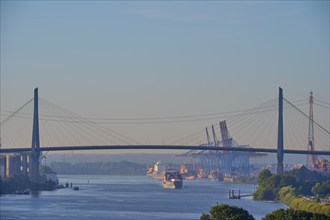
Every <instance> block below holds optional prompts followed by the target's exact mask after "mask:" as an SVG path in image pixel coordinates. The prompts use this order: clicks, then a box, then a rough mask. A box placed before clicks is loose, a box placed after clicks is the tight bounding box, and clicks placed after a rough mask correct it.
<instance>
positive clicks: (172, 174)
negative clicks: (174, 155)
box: [163, 169, 183, 189]
mask: <svg viewBox="0 0 330 220" xmlns="http://www.w3.org/2000/svg"><path fill="white" fill-rule="evenodd" d="M182 185H183V179H182V175H181V174H180V173H179V172H178V171H177V170H176V169H167V170H166V172H165V175H164V178H163V187H164V188H168V189H182Z"/></svg>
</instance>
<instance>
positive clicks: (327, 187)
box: [312, 180, 330, 198]
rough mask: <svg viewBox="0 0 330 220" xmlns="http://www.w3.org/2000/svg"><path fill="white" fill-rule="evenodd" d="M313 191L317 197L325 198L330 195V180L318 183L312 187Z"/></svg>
mask: <svg viewBox="0 0 330 220" xmlns="http://www.w3.org/2000/svg"><path fill="white" fill-rule="evenodd" d="M312 193H313V194H314V195H315V196H316V197H317V198H325V197H328V198H329V197H330V180H328V181H325V182H322V183H316V184H315V185H314V186H313V188H312Z"/></svg>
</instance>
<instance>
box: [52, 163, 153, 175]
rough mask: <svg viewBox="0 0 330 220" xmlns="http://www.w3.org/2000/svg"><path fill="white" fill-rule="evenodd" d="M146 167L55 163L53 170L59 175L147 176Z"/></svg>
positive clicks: (134, 164) (117, 164)
mask: <svg viewBox="0 0 330 220" xmlns="http://www.w3.org/2000/svg"><path fill="white" fill-rule="evenodd" d="M146 167H147V166H146V165H143V164H138V163H132V162H128V161H121V162H113V163H112V162H106V163H103V162H97V163H77V164H71V163H63V162H53V163H51V168H52V170H54V171H55V172H56V173H58V174H81V175H145V174H146Z"/></svg>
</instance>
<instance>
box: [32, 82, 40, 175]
mask: <svg viewBox="0 0 330 220" xmlns="http://www.w3.org/2000/svg"><path fill="white" fill-rule="evenodd" d="M31 148H32V150H31V159H32V167H31V175H30V176H31V181H32V182H39V180H40V171H39V166H40V140H39V114H38V88H35V89H34V110H33V128H32V145H31Z"/></svg>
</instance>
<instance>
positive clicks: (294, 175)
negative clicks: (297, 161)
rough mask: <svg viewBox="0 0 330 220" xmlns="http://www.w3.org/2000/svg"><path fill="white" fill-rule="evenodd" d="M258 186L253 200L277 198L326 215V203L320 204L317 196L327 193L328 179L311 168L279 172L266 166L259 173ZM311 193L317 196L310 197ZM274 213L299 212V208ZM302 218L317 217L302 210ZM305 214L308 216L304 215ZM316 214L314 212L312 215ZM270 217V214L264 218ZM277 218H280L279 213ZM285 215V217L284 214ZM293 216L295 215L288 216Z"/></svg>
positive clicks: (329, 210)
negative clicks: (279, 173) (272, 172)
mask: <svg viewBox="0 0 330 220" xmlns="http://www.w3.org/2000/svg"><path fill="white" fill-rule="evenodd" d="M258 184H259V186H258V188H257V190H256V192H255V193H254V194H253V198H254V199H256V200H281V201H282V202H283V203H285V204H286V205H288V206H290V207H291V208H293V209H294V210H300V211H305V212H312V213H314V214H320V215H326V216H328V217H327V218H329V217H330V204H321V203H319V202H318V201H320V198H324V197H326V196H329V195H330V181H329V180H327V178H326V177H323V176H322V175H320V174H318V173H317V172H315V171H310V170H308V169H307V168H305V167H301V168H300V169H294V170H292V171H288V172H285V173H284V174H283V175H282V176H280V175H275V174H271V173H270V171H269V170H266V169H265V170H262V171H261V172H260V173H259V179H258ZM313 195H314V196H315V197H316V198H317V199H316V200H312V199H309V198H307V197H310V198H312V196H313ZM282 212H283V211H281V212H278V213H276V216H281V215H285V214H288V215H291V214H292V215H297V216H298V217H297V218H298V219H299V215H303V212H298V211H295V212H293V211H292V212H291V211H290V212H288V213H282ZM306 216H307V217H306V218H304V219H318V218H317V217H313V216H314V215H312V214H308V215H307V214H306ZM308 216H309V217H308ZM315 216H316V215H315ZM267 219H271V218H267ZM278 219H281V218H280V217H279V218H278ZM285 219H287V218H285ZM291 219H296V218H291Z"/></svg>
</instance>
